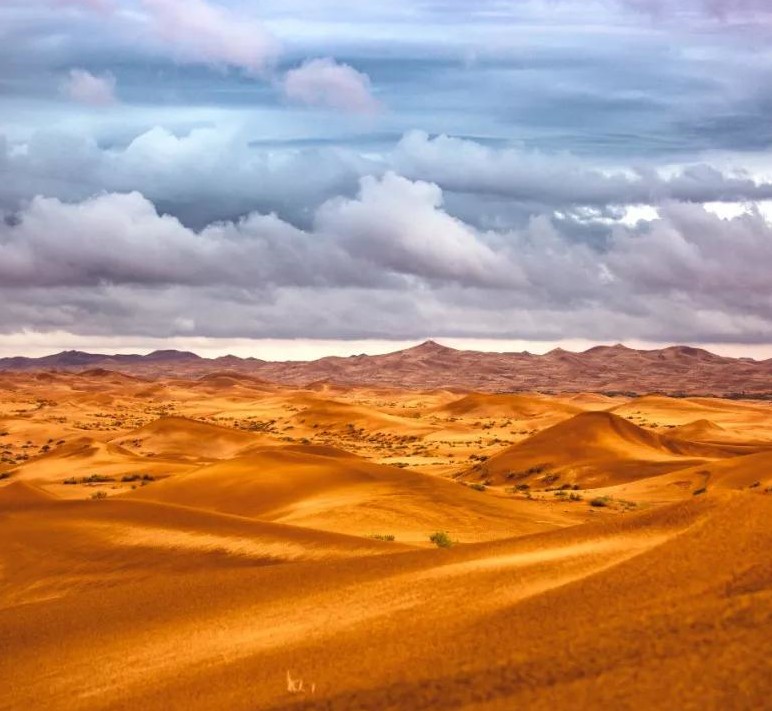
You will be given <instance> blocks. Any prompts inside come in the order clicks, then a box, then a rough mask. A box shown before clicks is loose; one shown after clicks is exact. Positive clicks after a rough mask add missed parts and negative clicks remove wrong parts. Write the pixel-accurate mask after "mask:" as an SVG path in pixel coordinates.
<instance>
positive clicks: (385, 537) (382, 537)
mask: <svg viewBox="0 0 772 711" xmlns="http://www.w3.org/2000/svg"><path fill="white" fill-rule="evenodd" d="M370 538H373V539H375V540H376V541H388V542H389V543H391V542H392V541H394V540H396V538H395V536H394V535H393V534H391V533H375V534H373V535H372V536H370Z"/></svg>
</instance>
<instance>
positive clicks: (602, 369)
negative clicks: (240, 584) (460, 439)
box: [0, 341, 772, 396]
mask: <svg viewBox="0 0 772 711" xmlns="http://www.w3.org/2000/svg"><path fill="white" fill-rule="evenodd" d="M93 369H105V370H113V371H116V372H121V373H127V374H131V375H136V376H140V377H148V378H157V377H200V376H202V375H206V374H208V373H212V372H213V371H217V372H231V373H240V374H248V375H252V376H255V377H259V378H262V379H265V380H268V381H272V382H276V383H283V384H287V385H294V386H297V385H308V384H310V383H319V382H328V383H330V384H335V385H345V386H357V385H366V386H382V387H397V388H410V389H434V388H452V389H459V390H480V391H488V392H498V391H526V390H532V391H533V390H541V391H553V392H581V391H593V392H628V393H636V394H642V393H650V392H663V393H669V394H678V393H683V394H687V395H721V396H727V395H730V396H731V395H734V396H752V395H765V396H768V395H770V394H772V359H770V360H764V361H755V360H752V359H750V358H729V357H724V356H719V355H716V354H714V353H710V352H709V351H706V350H703V349H700V348H693V347H689V346H671V347H668V348H663V349H658V350H650V351H642V350H635V349H633V348H628V347H626V346H622V345H616V346H596V347H594V348H590V349H589V350H587V351H584V352H582V353H573V352H570V351H566V350H563V349H561V348H557V349H555V350H552V351H550V352H549V353H546V354H544V355H534V354H532V353H528V352H523V353H488V352H479V351H462V350H456V349H453V348H449V347H447V346H443V345H440V344H438V343H436V342H435V341H426V342H425V343H422V344H421V345H418V346H414V347H412V348H408V349H406V350H401V351H396V352H394V353H388V354H385V355H374V356H369V355H355V356H348V357H340V356H327V357H324V358H319V359H318V360H313V361H286V362H269V361H264V360H260V359H257V358H239V357H237V356H232V355H228V356H222V357H219V358H212V359H209V358H203V357H201V356H198V355H196V354H195V353H190V352H185V351H174V350H164V351H154V352H153V353H150V354H148V355H104V354H93V353H84V352H81V351H63V352H61V353H57V354H54V355H50V356H45V357H42V358H25V357H13V358H0V372H18V371H22V372H24V371H39V370H59V371H66V372H82V371H86V370H93Z"/></svg>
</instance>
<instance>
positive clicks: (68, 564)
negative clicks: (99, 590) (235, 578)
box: [0, 482, 404, 607]
mask: <svg viewBox="0 0 772 711" xmlns="http://www.w3.org/2000/svg"><path fill="white" fill-rule="evenodd" d="M0 514H2V515H3V521H2V524H1V530H2V535H3V543H4V546H3V550H2V551H0V569H2V570H3V571H4V572H3V575H2V578H1V579H0V600H2V602H0V607H3V606H8V605H12V604H21V603H25V604H29V603H30V602H33V601H35V600H38V599H41V598H46V597H48V596H53V597H60V596H63V595H66V594H70V593H72V592H75V591H77V592H81V591H83V590H86V589H88V588H90V587H92V586H97V587H100V586H107V587H109V586H113V585H115V584H117V583H118V582H121V583H125V582H127V581H129V580H142V579H145V578H147V576H149V575H154V576H155V575H168V574H172V573H185V572H191V571H197V570H201V569H207V568H212V569H219V568H244V567H251V566H256V565H273V564H277V563H283V562H297V561H302V560H333V559H339V558H342V557H352V556H360V555H375V554H381V553H386V552H393V551H394V550H400V549H402V548H404V546H402V545H400V544H398V543H393V544H391V545H385V544H384V543H382V542H379V541H375V540H369V539H366V538H353V537H350V536H344V535H341V534H336V533H328V532H323V531H311V530H307V529H302V528H297V527H294V526H287V525H283V524H277V523H268V522H265V521H253V520H251V519H246V518H239V517H235V516H228V515H224V514H218V513H213V512H206V511H197V510H194V509H188V508H184V507H178V506H169V505H165V504H158V503H154V502H145V501H129V500H127V499H125V498H118V499H116V498H113V499H109V500H104V501H64V500H60V499H57V498H56V497H54V496H52V495H51V494H48V493H47V492H45V491H43V490H41V489H38V488H36V487H34V486H31V485H29V484H27V483H25V482H16V483H13V484H10V485H8V486H6V487H4V488H0Z"/></svg>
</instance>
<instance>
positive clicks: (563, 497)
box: [553, 489, 568, 499]
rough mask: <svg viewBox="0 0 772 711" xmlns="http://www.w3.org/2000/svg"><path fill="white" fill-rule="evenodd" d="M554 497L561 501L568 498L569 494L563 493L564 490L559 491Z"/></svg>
mask: <svg viewBox="0 0 772 711" xmlns="http://www.w3.org/2000/svg"><path fill="white" fill-rule="evenodd" d="M553 496H557V497H558V498H559V499H565V498H566V497H567V496H568V494H566V492H565V491H563V490H562V489H559V490H558V491H556V492H555V493H554V494H553Z"/></svg>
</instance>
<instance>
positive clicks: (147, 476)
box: [121, 474, 155, 483]
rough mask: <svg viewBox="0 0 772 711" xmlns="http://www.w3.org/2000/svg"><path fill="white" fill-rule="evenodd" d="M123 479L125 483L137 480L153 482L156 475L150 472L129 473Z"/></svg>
mask: <svg viewBox="0 0 772 711" xmlns="http://www.w3.org/2000/svg"><path fill="white" fill-rule="evenodd" d="M121 481H122V482H124V483H131V482H135V481H142V482H151V481H155V477H154V476H152V475H150V474H127V475H126V476H123V477H121Z"/></svg>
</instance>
